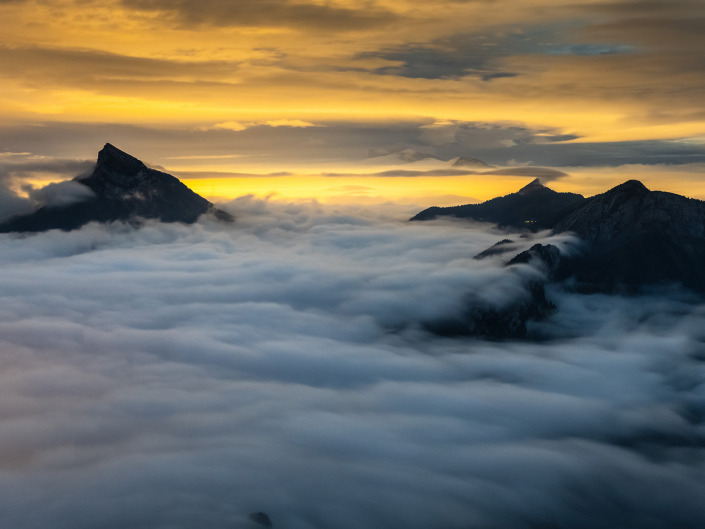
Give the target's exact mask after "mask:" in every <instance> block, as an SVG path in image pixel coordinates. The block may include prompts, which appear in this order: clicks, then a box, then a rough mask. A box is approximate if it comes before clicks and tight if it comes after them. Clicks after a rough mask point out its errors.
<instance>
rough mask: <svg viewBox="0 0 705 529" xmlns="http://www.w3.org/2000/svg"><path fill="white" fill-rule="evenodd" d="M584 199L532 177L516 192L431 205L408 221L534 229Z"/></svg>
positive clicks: (552, 222) (549, 224)
mask: <svg viewBox="0 0 705 529" xmlns="http://www.w3.org/2000/svg"><path fill="white" fill-rule="evenodd" d="M585 200H586V199H585V198H584V197H583V196H582V195H578V194H575V193H558V192H556V191H553V190H552V189H549V188H547V187H545V186H543V185H541V182H540V181H539V179H538V178H537V179H535V180H533V181H532V182H531V183H529V184H528V185H526V186H524V187H523V188H521V189H520V190H519V191H517V192H516V193H510V194H509V195H505V196H503V197H498V198H493V199H492V200H488V201H487V202H482V203H480V204H466V205H463V206H451V207H436V206H434V207H430V208H428V209H425V210H423V211H421V212H420V213H418V214H417V215H415V216H414V217H412V218H411V220H433V219H436V218H438V217H442V216H451V217H457V218H461V219H473V220H477V221H482V222H492V223H494V224H497V225H498V226H500V227H514V228H526V229H529V230H531V231H537V230H542V229H547V228H551V227H553V225H555V223H556V222H558V220H560V219H561V218H563V217H564V216H565V215H567V214H568V213H569V212H571V211H573V210H574V209H575V207H577V206H578V205H580V204H582V203H583V202H584V201H585Z"/></svg>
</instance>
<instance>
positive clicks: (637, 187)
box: [608, 180, 649, 195]
mask: <svg viewBox="0 0 705 529" xmlns="http://www.w3.org/2000/svg"><path fill="white" fill-rule="evenodd" d="M615 192H618V193H624V194H627V195H643V194H644V193H648V192H649V189H648V188H647V187H646V186H645V185H644V184H642V183H641V182H640V181H639V180H627V181H626V182H624V183H623V184H619V185H618V186H616V187H613V188H612V189H610V190H609V191H608V193H615Z"/></svg>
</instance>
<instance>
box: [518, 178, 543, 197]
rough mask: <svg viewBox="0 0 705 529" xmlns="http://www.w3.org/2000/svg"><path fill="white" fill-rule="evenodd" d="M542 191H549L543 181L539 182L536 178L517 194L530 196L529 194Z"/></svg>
mask: <svg viewBox="0 0 705 529" xmlns="http://www.w3.org/2000/svg"><path fill="white" fill-rule="evenodd" d="M541 189H547V188H546V187H545V186H544V185H543V184H542V183H541V180H539V179H538V178H534V179H533V180H532V181H531V182H529V183H528V184H526V185H525V186H524V187H522V188H521V189H520V190H519V191H517V194H519V195H528V194H529V193H533V192H535V191H539V190H541Z"/></svg>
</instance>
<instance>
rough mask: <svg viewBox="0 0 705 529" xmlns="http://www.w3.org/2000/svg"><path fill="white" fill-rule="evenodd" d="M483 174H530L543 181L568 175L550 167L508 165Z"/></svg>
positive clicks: (529, 175)
mask: <svg viewBox="0 0 705 529" xmlns="http://www.w3.org/2000/svg"><path fill="white" fill-rule="evenodd" d="M483 174H496V175H510V176H528V177H533V178H540V179H541V180H542V181H549V180H555V179H557V178H561V177H563V176H568V174H567V173H564V172H563V171H558V170H557V169H551V168H550V167H508V168H506V169H496V170H494V171H487V172H485V173H483Z"/></svg>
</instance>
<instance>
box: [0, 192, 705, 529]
mask: <svg viewBox="0 0 705 529" xmlns="http://www.w3.org/2000/svg"><path fill="white" fill-rule="evenodd" d="M233 208H234V209H233ZM231 209H233V211H234V213H236V214H237V217H238V223H236V224H235V225H233V226H230V227H223V226H220V225H217V224H211V223H209V222H205V221H204V222H202V223H199V224H197V225H194V226H190V227H188V226H182V225H176V224H156V223H154V224H151V223H150V224H147V225H145V226H144V227H142V228H141V229H132V228H129V227H126V226H122V225H112V226H107V227H101V226H97V225H88V226H86V227H84V228H83V229H81V230H80V231H75V232H70V233H55V232H48V233H43V234H37V235H33V236H28V237H21V238H19V237H15V236H9V235H5V236H1V237H0V245H2V249H3V251H2V252H0V263H1V264H2V267H3V270H4V273H3V274H2V276H0V295H1V296H2V300H1V301H2V302H1V303H0V349H1V350H2V351H3V355H2V360H1V365H2V368H1V369H0V403H2V404H0V487H2V490H3V495H2V497H0V511H2V513H3V520H4V523H6V524H7V525H8V526H11V527H14V528H16V529H25V528H32V529H49V528H52V529H55V528H61V529H63V528H69V527H71V528H72V529H93V528H95V527H141V528H144V529H158V528H159V529H161V528H165V527H169V528H172V529H191V528H194V527H211V528H214V529H225V528H233V527H236V528H246V527H252V525H251V524H252V522H251V521H250V520H249V519H248V514H249V513H252V512H258V511H264V512H266V513H267V514H268V515H269V516H270V518H271V519H272V522H273V524H274V527H283V528H287V529H318V528H320V529H324V528H329V527H338V528H341V529H360V528H366V527H387V528H390V529H397V528H402V527H403V528H405V529H427V528H429V527H446V528H449V529H460V528H468V527H472V528H480V527H498V528H507V529H524V528H529V527H570V528H577V529H587V528H607V527H622V528H633V529H636V528H656V527H683V528H693V529H695V528H696V527H702V525H703V522H705V507H703V503H702V497H703V495H704V494H705V478H703V476H705V472H704V470H705V468H703V457H702V456H703V446H705V437H704V433H705V432H704V430H703V427H704V426H703V425H704V420H705V363H703V359H705V334H704V333H703V329H705V325H704V324H705V308H704V307H703V305H702V304H700V303H699V302H698V301H697V300H692V299H690V298H688V297H687V296H685V295H677V294H676V293H671V294H669V295H666V294H664V293H653V294H650V295H646V294H645V295H643V296H641V297H640V298H636V299H615V298H610V297H607V296H574V295H569V294H565V293H561V292H559V291H556V292H554V293H553V294H552V295H553V298H554V300H555V301H556V302H557V303H558V305H559V312H558V313H557V315H556V316H554V317H553V318H551V319H550V320H548V321H547V322H544V323H542V324H540V325H537V326H536V327H535V331H536V332H538V333H539V334H541V335H542V336H543V337H544V341H543V342H534V343H512V342H509V343H503V344H495V343H484V342H480V341H474V340H449V339H439V338H435V337H433V336H431V335H429V334H426V333H424V332H423V331H422V330H421V329H420V328H419V326H418V325H415V322H419V321H422V320H423V319H424V318H426V317H428V316H429V315H438V314H443V313H452V312H453V311H455V310H457V309H458V307H459V306H461V305H462V304H463V303H464V300H465V296H466V295H467V294H468V293H475V294H479V295H484V296H487V297H488V298H490V299H492V300H495V302H501V301H500V300H501V299H511V298H512V296H515V295H517V294H518V293H520V292H521V290H522V285H523V280H524V278H525V277H526V276H532V277H533V276H535V275H536V274H539V273H540V272H539V271H537V270H534V269H532V268H529V267H523V268H518V269H505V268H503V267H501V266H500V265H501V262H500V261H497V260H494V259H493V258H490V259H486V260H482V261H476V260H473V259H472V256H473V255H475V254H476V253H478V252H479V251H481V250H482V249H484V248H486V247H487V246H489V245H491V244H492V243H494V242H496V241H497V240H498V239H499V238H503V237H505V236H506V234H502V233H498V232H495V231H493V230H491V229H488V228H487V227H483V226H480V225H473V224H468V223H462V222H433V223H424V224H418V223H414V224H408V223H404V222H401V221H399V220H397V219H401V218H406V217H408V212H401V211H396V210H394V208H392V207H391V206H390V208H389V209H387V210H385V212H384V215H380V214H379V212H371V211H368V210H365V209H358V210H343V209H339V208H338V209H336V208H326V207H323V206H321V205H318V204H315V203H313V204H278V203H274V202H266V201H259V200H255V199H253V198H251V197H249V198H243V199H240V200H238V201H237V202H235V203H233V204H231ZM511 237H512V238H514V239H515V240H517V241H521V240H522V239H521V238H520V237H517V234H514V235H511ZM569 240H570V239H569V238H566V237H563V238H560V239H559V240H558V241H557V242H561V243H567V242H568V241H569ZM532 242H533V241H526V244H531V243H532Z"/></svg>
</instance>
